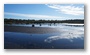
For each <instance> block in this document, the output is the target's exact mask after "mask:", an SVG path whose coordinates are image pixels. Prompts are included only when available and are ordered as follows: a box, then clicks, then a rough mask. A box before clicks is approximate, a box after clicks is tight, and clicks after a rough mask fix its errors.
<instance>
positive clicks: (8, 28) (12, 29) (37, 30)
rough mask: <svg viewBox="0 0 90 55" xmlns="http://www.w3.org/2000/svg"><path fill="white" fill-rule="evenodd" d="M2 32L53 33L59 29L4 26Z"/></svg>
mask: <svg viewBox="0 0 90 55" xmlns="http://www.w3.org/2000/svg"><path fill="white" fill-rule="evenodd" d="M4 32H21V33H33V34H34V33H35V34H44V33H55V32H60V31H59V30H58V29H57V28H49V27H25V26H4Z"/></svg>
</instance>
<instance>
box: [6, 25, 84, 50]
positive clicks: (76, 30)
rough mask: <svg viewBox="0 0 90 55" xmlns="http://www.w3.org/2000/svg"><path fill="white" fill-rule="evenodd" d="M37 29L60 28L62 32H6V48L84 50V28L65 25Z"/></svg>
mask: <svg viewBox="0 0 90 55" xmlns="http://www.w3.org/2000/svg"><path fill="white" fill-rule="evenodd" d="M20 26H23V25H20ZM24 26H30V25H24ZM30 27H31V26H30ZM35 27H51V28H58V30H59V31H60V32H59V33H58V32H56V33H47V34H27V33H18V32H4V48H5V49H9V48H23V49H32V48H33V49H35V48H36V49H38V48H40V49H53V48H54V49H84V26H70V25H69V26H67V25H63V24H58V25H51V26H48V25H47V24H45V25H42V26H39V25H36V26H35Z"/></svg>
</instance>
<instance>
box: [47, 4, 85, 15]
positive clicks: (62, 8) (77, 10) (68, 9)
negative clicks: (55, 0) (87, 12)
mask: <svg viewBox="0 0 90 55" xmlns="http://www.w3.org/2000/svg"><path fill="white" fill-rule="evenodd" d="M46 5H47V6H48V7H50V8H53V9H55V10H56V11H58V12H59V13H64V14H70V15H83V14H84V6H82V7H79V6H74V5H73V4H71V5H57V4H54V5H53V4H51V5H48V4H46Z"/></svg>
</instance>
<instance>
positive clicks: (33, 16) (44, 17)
mask: <svg viewBox="0 0 90 55" xmlns="http://www.w3.org/2000/svg"><path fill="white" fill-rule="evenodd" d="M4 14H5V15H12V16H21V17H28V18H39V19H61V18H63V17H58V16H49V15H35V14H20V13H10V12H5V13H4Z"/></svg>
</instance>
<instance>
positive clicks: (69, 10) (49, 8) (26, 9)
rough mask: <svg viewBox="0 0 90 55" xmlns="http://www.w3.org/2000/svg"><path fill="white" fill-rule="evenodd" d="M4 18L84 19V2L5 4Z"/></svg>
mask: <svg viewBox="0 0 90 55" xmlns="http://www.w3.org/2000/svg"><path fill="white" fill-rule="evenodd" d="M4 18H13V19H35V20H40V19H42V20H69V19H84V4H4Z"/></svg>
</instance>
